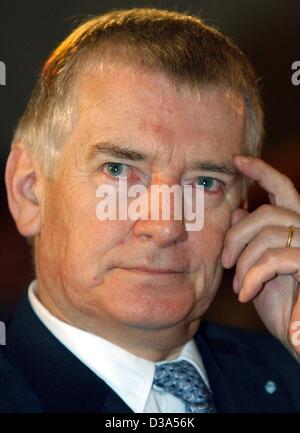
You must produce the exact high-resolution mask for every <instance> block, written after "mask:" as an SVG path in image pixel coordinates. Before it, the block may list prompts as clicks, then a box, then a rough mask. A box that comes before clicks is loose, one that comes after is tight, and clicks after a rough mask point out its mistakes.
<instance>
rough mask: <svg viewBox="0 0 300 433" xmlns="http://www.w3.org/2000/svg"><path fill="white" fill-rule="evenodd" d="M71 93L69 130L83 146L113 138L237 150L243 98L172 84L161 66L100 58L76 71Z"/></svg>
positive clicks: (141, 143)
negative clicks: (154, 67)
mask: <svg viewBox="0 0 300 433" xmlns="http://www.w3.org/2000/svg"><path fill="white" fill-rule="evenodd" d="M74 94H75V101H76V102H75V105H76V107H75V108H76V116H75V117H76V121H75V128H74V133H75V135H77V137H78V142H82V139H83V141H84V143H85V145H86V146H90V145H91V144H92V143H93V142H95V141H97V140H100V139H101V140H103V139H106V140H110V141H111V140H113V139H118V140H122V141H125V142H126V141H127V142H128V145H130V144H131V143H134V144H135V146H136V145H138V146H141V147H142V148H145V147H147V148H149V147H154V148H155V146H156V145H157V146H160V148H161V147H162V146H163V147H164V149H165V150H167V149H168V148H170V147H174V145H176V146H177V147H178V146H179V145H180V143H181V145H182V146H184V147H185V148H189V149H190V150H192V148H193V147H194V146H199V143H203V146H204V145H205V146H206V147H207V146H209V147H210V148H215V149H218V151H220V150H221V149H223V150H224V149H225V150H226V147H228V146H229V149H231V150H235V151H237V152H238V151H239V150H240V151H242V150H243V146H244V142H245V140H244V135H245V106H244V102H243V99H242V97H241V96H240V95H237V94H236V93H234V92H233V91H231V90H230V89H226V88H224V87H220V86H212V85H210V86H205V87H203V88H201V89H194V90H193V89H191V88H190V87H188V86H184V85H183V86H181V87H180V88H178V87H176V86H175V85H174V83H172V82H171V81H170V80H169V79H168V77H167V76H166V75H165V74H164V73H163V72H161V71H149V70H146V69H142V68H140V67H138V66H135V65H132V64H117V65H114V64H107V63H105V64H101V65H100V66H99V68H92V69H90V70H87V71H86V72H85V73H84V74H82V75H81V76H80V77H79V79H78V80H77V83H76V88H75V92H74ZM234 148H235V149H234Z"/></svg>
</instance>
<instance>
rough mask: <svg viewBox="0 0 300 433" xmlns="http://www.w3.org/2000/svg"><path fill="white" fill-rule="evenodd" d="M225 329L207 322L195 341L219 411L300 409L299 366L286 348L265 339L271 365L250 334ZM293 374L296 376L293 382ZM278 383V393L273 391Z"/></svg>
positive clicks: (270, 339)
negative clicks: (252, 342)
mask: <svg viewBox="0 0 300 433" xmlns="http://www.w3.org/2000/svg"><path fill="white" fill-rule="evenodd" d="M225 329H226V328H223V327H222V326H214V325H210V324H209V323H203V324H201V326H200V330H199V332H198V334H197V335H196V338H195V340H196V343H197V346H198V349H199V352H200V353H201V356H202V358H203V363H204V366H205V369H206V371H207V375H208V379H209V383H210V386H211V389H212V393H213V397H214V399H215V402H216V405H217V407H218V408H219V411H220V412H291V411H294V410H299V406H300V405H299V397H297V396H299V390H298V389H296V390H294V388H298V387H297V383H298V382H299V365H297V364H296V363H295V361H294V360H293V359H292V358H291V357H290V355H289V354H288V353H287V352H286V353H285V349H284V348H282V347H281V345H280V344H279V343H277V342H276V341H274V340H273V338H272V337H271V336H266V337H264V343H265V344H264V346H263V349H264V350H265V351H266V353H267V354H268V356H269V357H270V362H269V360H268V358H267V357H266V356H265V357H263V355H262V352H261V351H259V352H256V351H255V346H251V344H250V342H249V341H248V340H247V338H249V336H248V337H247V334H245V335H244V334H243V336H240V335H239V336H238V337H237V336H236V335H235V334H234V331H231V332H228V331H225ZM235 332H236V333H237V332H238V331H235ZM232 335H233V337H232ZM234 335H235V336H234ZM258 338H259V337H258V336H257V339H258ZM257 339H256V341H257ZM273 341H274V342H273ZM268 344H269V347H268ZM277 345H278V350H277ZM261 346H262V345H261ZM261 346H260V350H261V349H262V347H261ZM258 347H259V346H258ZM268 349H269V350H268ZM274 367H276V368H274ZM289 375H290V376H291V375H293V378H294V380H293V381H292V380H289ZM289 382H290V383H289ZM268 384H269V387H268ZM274 384H275V388H276V390H275V391H274V392H272V391H270V390H272V386H271V385H273V386H274ZM293 394H295V397H294V395H293Z"/></svg>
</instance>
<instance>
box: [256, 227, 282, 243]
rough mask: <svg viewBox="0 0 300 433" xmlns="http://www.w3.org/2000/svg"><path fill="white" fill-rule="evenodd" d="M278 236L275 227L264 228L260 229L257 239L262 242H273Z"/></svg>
mask: <svg viewBox="0 0 300 433" xmlns="http://www.w3.org/2000/svg"><path fill="white" fill-rule="evenodd" d="M276 236H278V228H277V227H275V226H265V227H263V228H262V230H261V232H260V235H259V237H260V238H261V240H264V241H268V242H270V241H273V240H274V239H275V238H276Z"/></svg>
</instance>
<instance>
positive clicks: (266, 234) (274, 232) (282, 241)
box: [233, 226, 300, 293]
mask: <svg viewBox="0 0 300 433" xmlns="http://www.w3.org/2000/svg"><path fill="white" fill-rule="evenodd" d="M287 237H288V234H287V229H286V228H282V227H272V226H268V227H264V228H263V229H262V230H261V231H260V232H259V234H258V235H257V236H256V237H255V238H254V239H253V240H252V242H250V244H249V245H248V246H247V247H246V248H245V250H244V251H243V253H242V254H241V255H240V257H239V258H238V261H237V265H236V273H235V277H234V279H233V290H234V291H235V292H236V293H239V291H240V289H241V286H242V283H243V280H244V276H245V274H246V273H247V272H248V271H249V270H250V269H251V268H252V267H253V266H254V265H255V264H256V263H257V262H258V261H259V259H260V258H261V257H262V256H263V255H264V254H265V253H266V252H267V251H268V250H271V249H280V248H282V247H284V246H285V245H286V242H287ZM290 246H291V247H292V248H300V230H299V229H298V230H295V231H294V233H293V237H292V241H291V244H290Z"/></svg>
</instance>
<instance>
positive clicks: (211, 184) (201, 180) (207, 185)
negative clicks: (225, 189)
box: [196, 176, 224, 192]
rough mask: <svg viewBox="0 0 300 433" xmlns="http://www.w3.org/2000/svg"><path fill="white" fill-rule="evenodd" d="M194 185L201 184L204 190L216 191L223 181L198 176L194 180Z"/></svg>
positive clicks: (222, 184)
mask: <svg viewBox="0 0 300 433" xmlns="http://www.w3.org/2000/svg"><path fill="white" fill-rule="evenodd" d="M196 185H200V186H203V188H204V190H205V191H209V192H217V191H218V190H219V189H220V188H222V186H224V183H223V182H222V181H220V180H217V179H214V178H213V177H207V176H199V177H198V178H197V181H196Z"/></svg>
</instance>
